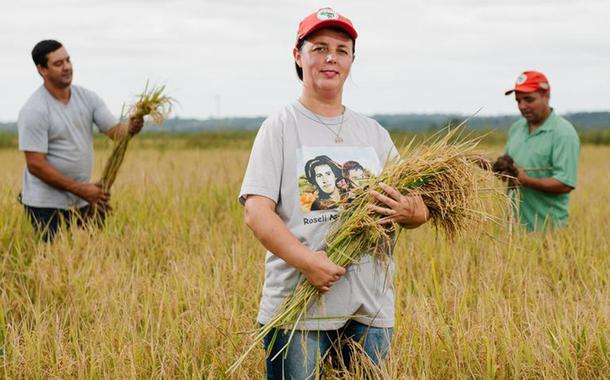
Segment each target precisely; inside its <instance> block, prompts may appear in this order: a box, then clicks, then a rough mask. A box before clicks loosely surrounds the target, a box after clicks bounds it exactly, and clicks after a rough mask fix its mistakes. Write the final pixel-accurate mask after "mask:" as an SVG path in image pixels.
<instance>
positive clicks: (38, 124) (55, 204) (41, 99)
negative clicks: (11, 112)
mask: <svg viewBox="0 0 610 380" xmlns="http://www.w3.org/2000/svg"><path fill="white" fill-rule="evenodd" d="M71 89H72V90H71V94H70V101H69V102H68V104H63V103H62V102H60V101H59V100H57V99H56V98H55V97H53V95H51V94H50V93H49V91H48V90H47V89H46V88H45V87H44V86H40V88H39V89H38V90H36V91H35V92H34V94H32V96H31V97H30V99H28V101H27V102H26V103H25V105H24V106H23V108H22V109H21V111H20V112H19V119H18V121H17V127H18V129H19V150H21V151H24V152H40V153H45V154H46V157H47V161H48V162H49V163H50V164H51V165H53V166H54V167H55V168H56V169H57V170H59V171H60V172H61V173H63V174H64V175H66V176H68V177H70V178H73V179H74V180H76V181H78V182H83V183H84V182H89V178H90V177H91V168H92V166H93V124H94V123H95V125H97V127H98V128H99V130H100V131H102V132H106V131H108V130H109V129H110V128H112V127H113V126H114V125H116V124H117V119H116V118H115V117H114V116H113V115H112V113H110V111H109V110H108V107H106V105H105V104H104V102H103V101H102V99H101V98H100V97H99V96H98V95H97V94H95V93H94V92H93V91H90V90H87V89H85V88H82V87H79V86H74V85H73V86H72V87H71ZM21 196H22V202H23V204H25V205H28V206H32V207H48V208H60V209H69V208H71V207H83V206H86V205H87V202H85V201H84V200H83V199H81V198H79V197H77V196H76V195H74V194H72V193H69V192H67V191H63V190H59V189H56V188H54V187H52V186H50V185H48V184H46V183H45V182H43V181H42V180H40V179H39V178H38V177H35V176H34V175H32V174H31V173H30V172H29V171H28V169H27V167H26V169H25V170H24V173H23V191H22V193H21Z"/></svg>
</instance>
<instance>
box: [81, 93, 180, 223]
mask: <svg viewBox="0 0 610 380" xmlns="http://www.w3.org/2000/svg"><path fill="white" fill-rule="evenodd" d="M164 91H165V86H159V87H156V86H152V87H150V88H149V86H148V82H147V83H146V86H145V88H144V92H142V94H140V95H139V96H138V100H137V101H136V102H135V103H134V104H133V105H132V106H130V107H129V108H128V109H127V112H126V114H127V115H128V116H129V117H128V118H132V117H145V116H148V117H150V118H151V119H152V121H153V123H155V124H157V125H159V126H160V125H162V124H163V122H164V121H165V119H166V118H167V116H168V115H169V114H170V112H171V110H172V106H173V104H174V99H172V98H171V97H169V96H167V95H165V94H164V93H163V92H164ZM121 119H123V114H122V115H121ZM132 137H133V136H132V135H131V134H130V133H126V134H124V135H122V136H120V137H119V138H118V139H117V140H116V142H115V145H114V148H113V150H112V153H111V154H110V157H109V158H108V161H107V162H106V166H104V171H103V174H102V178H101V179H100V180H99V181H98V184H99V186H101V187H102V189H103V190H104V191H106V192H109V191H110V188H111V187H112V185H113V184H114V181H115V180H116V177H117V174H118V173H119V169H120V167H121V164H122V163H123V159H124V158H125V153H126V152H127V147H128V146H129V142H130V141H131V138H132ZM108 210H109V206H108V205H103V206H100V205H97V206H96V207H92V208H91V209H90V210H89V214H88V216H87V217H88V219H89V220H90V221H92V222H93V224H94V225H101V224H102V223H103V221H104V219H105V216H106V214H107V213H108Z"/></svg>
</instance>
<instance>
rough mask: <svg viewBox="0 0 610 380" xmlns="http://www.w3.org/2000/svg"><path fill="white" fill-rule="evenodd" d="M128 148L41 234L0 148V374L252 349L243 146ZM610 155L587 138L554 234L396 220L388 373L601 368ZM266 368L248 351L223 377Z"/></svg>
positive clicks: (92, 368) (84, 372)
mask: <svg viewBox="0 0 610 380" xmlns="http://www.w3.org/2000/svg"><path fill="white" fill-rule="evenodd" d="M130 149H131V150H130V151H129V152H128V154H127V158H126V161H125V164H124V166H123V168H122V171H121V173H119V177H118V179H117V182H116V184H115V186H114V188H113V205H114V209H115V212H114V214H113V216H112V217H111V219H110V220H109V223H108V226H107V228H106V229H105V230H103V231H100V232H96V233H91V232H87V231H74V232H73V234H72V235H71V236H63V237H62V238H61V239H59V240H58V241H56V243H55V244H53V245H45V244H43V243H36V242H35V241H33V239H32V235H31V229H30V227H29V224H28V222H27V221H26V220H25V218H24V215H23V212H22V210H21V208H20V206H19V205H18V204H17V203H16V201H15V198H16V195H17V193H18V191H19V189H20V186H21V185H20V181H21V171H22V169H23V165H24V160H23V158H22V155H21V154H20V153H18V152H16V151H14V150H12V149H11V150H9V149H4V150H0V162H1V163H2V176H0V249H1V255H0V377H1V378H7V379H59V378H61V379H100V378H104V379H106V378H108V379H131V378H133V379H143V378H145V379H148V378H164V379H175V378H193V379H194V378H197V379H202V378H205V379H217V378H224V375H223V373H224V371H225V370H226V369H227V368H228V367H229V366H230V365H231V363H232V362H233V361H234V360H235V359H236V358H238V357H239V355H240V353H242V352H243V350H244V349H245V348H247V347H248V345H249V343H250V342H249V340H248V336H249V335H248V333H249V332H251V331H252V329H253V328H254V327H255V321H254V318H255V316H256V312H257V308H258V302H259V296H260V289H261V286H262V281H263V256H264V250H263V249H262V248H261V246H260V245H259V244H258V243H257V241H256V240H255V239H254V237H253V235H252V234H251V233H250V231H249V230H248V229H247V228H246V227H245V225H244V223H243V221H242V209H241V206H239V204H238V203H237V201H236V196H237V192H238V189H239V186H240V183H241V177H242V174H243V171H244V168H245V164H246V161H247V158H248V154H249V152H248V150H247V149H244V148H226V149H186V148H180V149H177V148H173V147H172V146H169V147H166V148H158V147H154V146H145V145H143V144H137V143H134V144H133V145H132V146H131V147H130ZM499 149H500V148H499V147H495V148H492V150H493V151H494V154H495V153H497V152H498V151H499ZM108 154H109V149H108V148H105V149H102V150H98V152H97V156H96V173H98V175H97V176H96V177H98V176H99V173H100V171H101V167H102V164H103V160H104V159H105V158H106V157H107V156H108ZM608 162H610V147H608V146H605V147H596V146H584V147H583V150H582V157H581V167H580V175H579V183H578V188H577V190H576V191H575V192H574V193H573V199H572V203H571V212H572V219H571V225H570V228H568V229H566V230H563V231H561V232H559V233H555V234H553V235H542V234H540V235H538V234H532V235H525V234H522V233H519V232H515V231H513V232H512V233H511V232H510V231H509V229H507V228H506V227H505V226H499V225H489V226H486V227H485V233H483V234H480V233H476V234H475V233H473V234H472V235H468V234H467V236H465V237H464V238H462V239H459V240H457V241H455V242H453V243H448V242H447V241H445V239H444V238H443V237H442V236H437V234H436V233H435V231H434V230H433V229H432V228H430V227H429V226H424V227H422V228H420V229H418V230H414V231H408V232H406V233H403V234H402V235H401V238H400V240H399V242H398V246H397V250H396V259H397V277H396V279H395V285H396V290H397V324H396V326H395V333H394V334H395V335H394V341H393V346H392V352H391V357H390V359H389V361H388V363H387V366H386V367H385V368H384V369H383V375H384V377H387V378H395V379H410V378H422V379H451V378H477V379H479V378H485V379H514V378H527V379H532V378H533V379H594V378H598V379H603V378H606V379H607V378H609V377H610V246H609V240H610V239H609V237H608V236H609V235H610V221H609V220H610V190H609V189H610V176H609V175H608ZM263 376H264V354H263V351H262V348H261V349H260V350H258V351H257V352H255V353H254V354H253V355H251V356H249V357H248V358H247V359H246V361H245V362H244V364H243V365H242V367H240V368H239V370H238V371H237V374H236V376H235V377H236V378H240V379H258V378H262V377H263Z"/></svg>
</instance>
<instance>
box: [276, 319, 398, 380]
mask: <svg viewBox="0 0 610 380" xmlns="http://www.w3.org/2000/svg"><path fill="white" fill-rule="evenodd" d="M274 333H275V330H274V331H271V332H270V333H269V334H267V336H265V340H264V345H265V351H266V354H267V380H274V379H278V380H279V379H282V380H283V379H286V380H305V379H317V378H318V377H320V376H319V375H320V374H321V370H322V366H321V360H320V359H321V358H324V357H325V355H327V354H335V355H341V359H342V360H343V363H344V364H345V366H346V367H347V368H349V365H350V362H351V350H350V349H349V346H347V345H346V344H340V343H339V342H340V341H341V340H344V339H348V338H349V339H352V340H354V341H356V342H358V343H359V344H360V345H361V346H362V348H363V350H364V352H366V354H367V355H368V357H369V358H370V359H371V360H372V361H373V363H375V364H377V365H379V364H380V362H381V361H382V360H383V359H384V358H385V357H386V356H387V354H388V351H389V350H390V341H391V339H392V328H380V327H372V326H367V325H363V324H362V323H358V322H356V321H353V320H350V321H348V322H347V324H346V325H345V326H343V327H341V328H340V329H338V330H329V331H317V330H315V331H300V330H297V331H295V332H294V335H293V336H292V340H291V341H290V344H289V345H288V347H287V348H286V350H287V351H284V352H282V353H280V354H279V355H277V357H275V356H276V354H277V353H278V352H279V351H280V350H281V349H282V348H283V347H284V346H285V345H286V342H288V339H289V338H290V334H291V332H290V331H286V332H284V331H283V330H279V331H277V335H276V337H275V341H274V342H273V345H272V346H271V347H269V346H270V345H271V342H272V340H273V336H274ZM338 345H340V347H338ZM331 349H332V350H333V351H334V352H332V351H331V352H329V351H330V350H331ZM274 357H275V358H274Z"/></svg>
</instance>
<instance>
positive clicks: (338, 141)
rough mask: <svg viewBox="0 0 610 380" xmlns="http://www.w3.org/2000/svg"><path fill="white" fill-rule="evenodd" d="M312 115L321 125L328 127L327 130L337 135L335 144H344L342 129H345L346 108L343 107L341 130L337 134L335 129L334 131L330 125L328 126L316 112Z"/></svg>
mask: <svg viewBox="0 0 610 380" xmlns="http://www.w3.org/2000/svg"><path fill="white" fill-rule="evenodd" d="M312 114H313V115H314V116H315V117H316V119H318V122H320V124H322V125H323V126H324V127H326V129H328V130H329V131H331V132H332V134H333V135H335V142H336V143H337V144H341V143H342V142H343V137H341V128H343V118H344V117H345V107H343V112H341V123H340V124H339V129H338V130H337V132H335V130H334V129H332V128H331V127H330V126H329V125H327V124H326V123H325V122H324V121H322V119H321V118H320V117H319V116H318V115H316V114H315V113H314V112H312Z"/></svg>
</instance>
